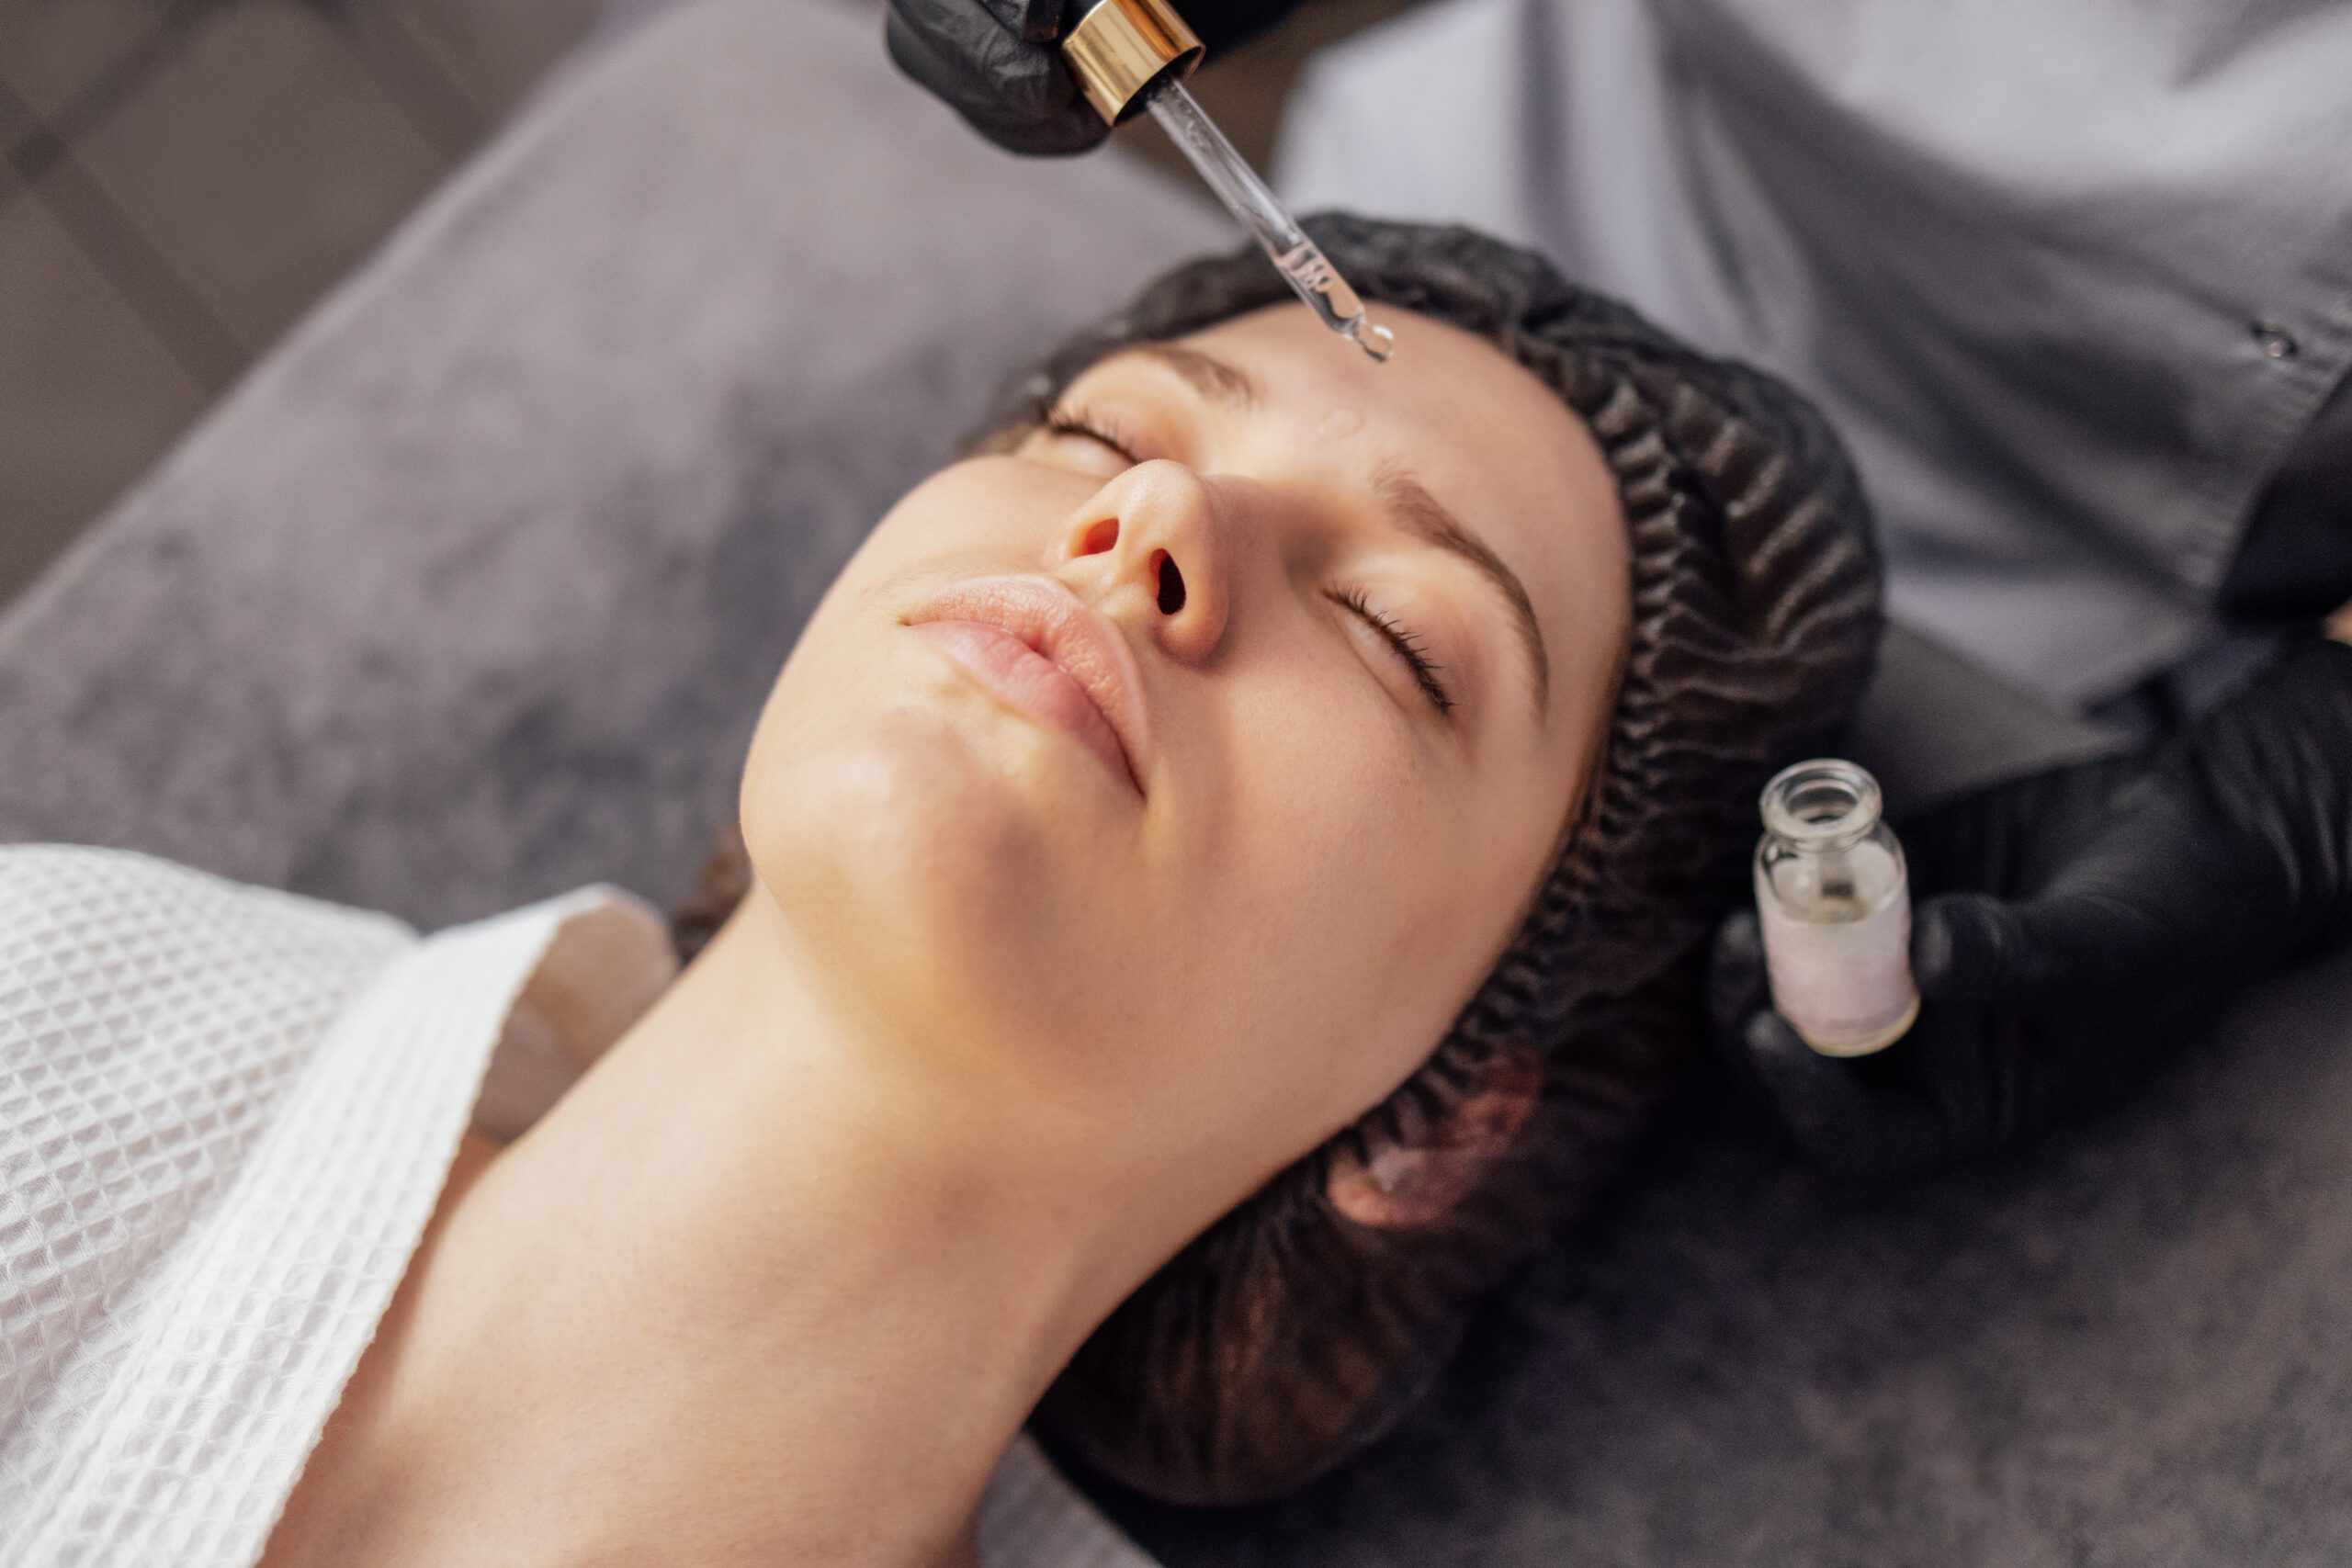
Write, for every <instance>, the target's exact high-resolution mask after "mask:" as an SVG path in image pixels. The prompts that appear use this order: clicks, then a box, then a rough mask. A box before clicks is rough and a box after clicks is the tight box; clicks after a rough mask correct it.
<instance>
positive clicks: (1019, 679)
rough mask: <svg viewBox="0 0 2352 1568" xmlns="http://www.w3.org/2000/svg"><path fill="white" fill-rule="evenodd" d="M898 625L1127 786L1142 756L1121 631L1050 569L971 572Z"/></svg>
mask: <svg viewBox="0 0 2352 1568" xmlns="http://www.w3.org/2000/svg"><path fill="white" fill-rule="evenodd" d="M904 624H905V626H906V627H907V629H908V630H910V631H911V632H913V633H914V634H915V635H916V636H917V637H922V638H923V639H924V640H925V641H927V642H929V643H931V644H932V645H933V647H935V648H937V649H940V651H942V652H943V653H945V654H946V655H947V656H948V657H949V658H950V659H953V660H956V663H958V664H960V665H962V666H963V667H964V669H965V670H966V671H968V672H969V673H970V674H971V675H972V676H973V677H974V678H975V679H976V680H978V682H980V684H981V685H983V686H985V687H987V688H988V689H989V691H990V692H992V693H994V694H996V695H997V696H998V697H1000V698H1001V699H1003V701H1004V702H1005V703H1007V704H1008V705H1011V706H1012V707H1013V708H1015V709H1017V710H1019V711H1020V712H1022V713H1024V714H1026V715H1028V716H1030V717H1032V718H1035V719H1036V720H1038V721H1040V722H1041V723H1044V724H1046V725H1050V726H1051V727H1053V728H1056V729H1058V730H1060V731H1062V732H1063V733H1064V734H1066V735H1068V736H1069V737H1070V739H1074V740H1076V741H1077V742H1078V743H1079V744H1080V745H1081V746H1084V747H1085V748H1086V749H1087V750H1090V751H1091V752H1093V753H1094V754H1095V755H1096V756H1097V757H1099V758H1101V759H1102V761H1103V765H1104V766H1106V767H1108V768H1109V769H1110V770H1111V772H1112V773H1114V775H1115V776H1117V777H1118V778H1119V779H1120V780H1121V781H1122V782H1123V783H1125V784H1128V785H1130V786H1131V787H1133V788H1134V789H1135V790H1136V793H1137V794H1141V793H1142V791H1143V778H1144V770H1145V767H1146V765H1147V764H1148V761H1149V760H1150V759H1149V756H1148V728H1147V726H1146V724H1145V720H1144V709H1143V702H1142V695H1141V694H1142V691H1143V682H1142V678H1141V675H1140V672H1139V671H1137V670H1136V661H1135V655H1134V653H1133V652H1131V651H1130V650H1129V649H1128V648H1127V643H1126V639H1125V637H1121V636H1120V635H1119V633H1118V630H1117V628H1115V627H1114V626H1112V625H1111V623H1110V622H1109V621H1107V620H1105V619H1104V618H1103V616H1101V615H1097V614H1095V613H1094V612H1093V611H1092V610H1090V609H1088V608H1087V607H1086V606H1085V605H1084V604H1080V602H1079V598H1078V595H1076V594H1075V593H1072V592H1070V591H1069V589H1068V588H1066V587H1064V586H1063V585H1062V584H1061V583H1059V582H1057V581H1055V580H1054V579H1052V578H1050V577H981V578H974V579H972V580H970V581H966V582H959V583H957V584H956V585H955V586H954V587H952V588H949V589H946V590H944V591H943V592H939V593H936V594H933V596H932V597H931V598H930V599H928V600H926V601H925V602H924V603H923V604H922V607H921V608H919V609H917V610H916V611H915V612H914V613H913V614H911V615H908V616H907V618H906V620H905V623H904Z"/></svg>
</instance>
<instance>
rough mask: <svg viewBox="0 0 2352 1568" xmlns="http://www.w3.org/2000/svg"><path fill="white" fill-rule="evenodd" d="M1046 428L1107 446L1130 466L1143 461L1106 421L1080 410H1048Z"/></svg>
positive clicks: (1054, 432)
mask: <svg viewBox="0 0 2352 1568" xmlns="http://www.w3.org/2000/svg"><path fill="white" fill-rule="evenodd" d="M1046 431H1047V433H1048V434H1054V435H1075V436H1077V437H1079V438H1080V440H1084V441H1091V442H1093V443H1094V444H1095V445H1097V446H1107V447H1109V448H1110V449H1111V450H1112V451H1114V452H1115V453H1117V454H1118V455H1119V456H1120V457H1122V458H1124V459H1125V461H1126V462H1127V463H1128V464H1129V465H1131V466H1132V465H1134V464H1137V463H1140V462H1142V461H1143V459H1142V458H1141V457H1136V454H1135V449H1134V448H1133V447H1131V446H1128V445H1127V443H1126V442H1125V440H1123V439H1122V438H1121V437H1120V436H1119V434H1117V432H1116V431H1114V430H1112V429H1110V428H1108V422H1107V421H1102V422H1098V421H1097V420H1096V419H1095V418H1094V416H1092V415H1091V414H1089V413H1087V412H1084V411H1082V410H1069V409H1054V410H1051V411H1049V412H1047V413H1046Z"/></svg>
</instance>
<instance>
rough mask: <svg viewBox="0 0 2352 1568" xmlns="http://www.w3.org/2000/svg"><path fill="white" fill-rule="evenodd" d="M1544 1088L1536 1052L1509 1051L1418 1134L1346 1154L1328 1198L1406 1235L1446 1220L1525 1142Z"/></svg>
mask: <svg viewBox="0 0 2352 1568" xmlns="http://www.w3.org/2000/svg"><path fill="white" fill-rule="evenodd" d="M1543 1088H1544V1069H1543V1067H1542V1066H1539V1065H1538V1063H1537V1061H1536V1057H1535V1054H1534V1053H1533V1052H1532V1051H1528V1050H1523V1049H1522V1050H1514V1051H1508V1052H1505V1053H1504V1054H1502V1055H1499V1056H1498V1057H1496V1058H1495V1060H1494V1061H1493V1062H1491V1063H1489V1064H1488V1065H1487V1070H1486V1072H1485V1074H1484V1075H1483V1076H1482V1077H1481V1078H1480V1080H1479V1083H1478V1085H1477V1087H1476V1088H1475V1089H1472V1090H1471V1091H1470V1092H1469V1093H1468V1094H1466V1095H1464V1097H1463V1098H1462V1099H1461V1100H1460V1101H1458V1102H1457V1103H1456V1104H1455V1105H1454V1107H1453V1110H1451V1111H1447V1112H1446V1113H1445V1114H1444V1115H1442V1116H1441V1117H1439V1118H1438V1119H1437V1120H1435V1121H1434V1122H1430V1123H1429V1124H1428V1125H1426V1126H1424V1127H1423V1128H1421V1129H1420V1131H1419V1134H1418V1135H1415V1136H1411V1137H1409V1138H1408V1141H1406V1142H1401V1143H1392V1144H1385V1145H1381V1146H1379V1147H1376V1148H1374V1149H1372V1150H1370V1151H1369V1153H1368V1156H1367V1157H1363V1158H1359V1157H1358V1156H1357V1155H1356V1154H1355V1152H1354V1151H1353V1150H1352V1149H1342V1150H1341V1151H1340V1154H1339V1155H1338V1156H1336V1157H1335V1158H1334V1159H1333V1160H1332V1161H1331V1169H1330V1174H1329V1176H1327V1177H1326V1178H1325V1179H1324V1183H1323V1190H1324V1194H1325V1195H1326V1196H1327V1197H1329V1199H1330V1200H1331V1206H1332V1207H1333V1208H1335V1209H1337V1210H1339V1211H1340V1213H1342V1214H1344V1215H1346V1216H1347V1217H1348V1218H1349V1219H1351V1220H1353V1221H1354V1222H1355V1223H1356V1224H1360V1225H1374V1226H1378V1227H1381V1228H1384V1229H1403V1228H1405V1227H1407V1226H1409V1225H1425V1224H1430V1222H1431V1221H1433V1220H1438V1219H1442V1218H1443V1217H1444V1216H1445V1213H1446V1212H1447V1211H1448V1210H1450V1209H1452V1208H1453V1205H1454V1204H1456V1203H1458V1202H1460V1201H1462V1200H1463V1199H1464V1197H1466V1196H1467V1195H1468V1194H1469V1192H1470V1190H1472V1189H1473V1188H1475V1187H1476V1186H1477V1184H1478V1179H1479V1178H1480V1177H1481V1176H1483V1175H1484V1174H1485V1173H1486V1169H1487V1165H1488V1164H1489V1163H1490V1162H1491V1161H1493V1160H1494V1159H1495V1158H1496V1157H1497V1156H1500V1155H1501V1154H1502V1152H1503V1151H1504V1150H1505V1149H1507V1148H1509V1147H1510V1144H1511V1140H1512V1139H1514V1138H1516V1137H1518V1136H1519V1130H1520V1128H1521V1127H1522V1126H1524V1125H1525V1124H1526V1122H1527V1117H1528V1113H1529V1112H1530V1111H1533V1110H1534V1109H1535V1100H1536V1096H1537V1095H1539V1094H1540V1093H1542V1091H1543Z"/></svg>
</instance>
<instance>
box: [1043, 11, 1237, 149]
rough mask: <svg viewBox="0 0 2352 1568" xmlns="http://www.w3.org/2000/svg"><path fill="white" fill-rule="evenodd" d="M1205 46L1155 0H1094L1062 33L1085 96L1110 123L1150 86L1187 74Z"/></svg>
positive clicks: (1137, 105) (1143, 99)
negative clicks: (1095, 2) (1065, 31)
mask: <svg viewBox="0 0 2352 1568" xmlns="http://www.w3.org/2000/svg"><path fill="white" fill-rule="evenodd" d="M1207 52H1208V51H1206V50H1204V48H1202V47H1201V40H1200V39H1197V38H1195V37H1194V36H1193V29H1192V28H1188V27H1186V26H1185V25H1184V18H1183V17H1180V16H1178V15H1177V14H1176V13H1175V12H1174V11H1171V10H1170V9H1169V8H1168V6H1165V5H1163V4H1162V3H1161V0H1099V3H1098V4H1097V5H1095V6H1093V7H1092V8H1091V10H1089V11H1088V12H1087V13H1086V15H1084V16H1083V17H1080V18H1079V19H1078V25H1077V26H1076V27H1074V28H1070V30H1069V36H1068V37H1067V38H1065V39H1062V58H1063V59H1064V60H1066V61H1068V62H1069V68H1070V70H1071V72H1072V73H1074V74H1075V75H1076V76H1077V77H1078V85H1079V86H1080V87H1081V88H1083V89H1084V90H1085V93H1086V99H1087V102H1089V103H1091V104H1092V105H1093V106H1094V107H1095V108H1096V109H1098V110H1100V111H1101V113H1102V116H1103V118H1104V119H1105V120H1108V121H1109V122H1110V123H1111V124H1113V125H1117V124H1119V123H1120V122H1121V121H1123V120H1126V119H1130V118H1134V117H1135V116H1136V115H1137V114H1139V113H1141V112H1142V110H1143V107H1144V105H1145V104H1146V103H1147V102H1148V101H1149V99H1150V96H1151V94H1150V92H1149V89H1150V88H1152V87H1155V86H1157V85H1159V83H1161V82H1162V81H1167V80H1171V79H1174V78H1177V77H1182V76H1186V75H1189V74H1191V73H1192V70H1193V66H1195V65H1198V64H1199V63H1200V62H1201V56H1202V55H1204V54H1205V53H1207Z"/></svg>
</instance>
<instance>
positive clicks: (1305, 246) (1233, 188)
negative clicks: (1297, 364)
mask: <svg viewBox="0 0 2352 1568" xmlns="http://www.w3.org/2000/svg"><path fill="white" fill-rule="evenodd" d="M1150 105H1151V118H1154V119H1156V120H1158V121H1159V129H1160V130H1164V131H1166V132H1167V133H1168V139H1169V140H1170V141H1173V142H1175V143H1176V145H1177V146H1178V147H1180V148H1182V150H1183V152H1184V156H1185V157H1187V158H1189V159H1191V160H1192V161H1193V168H1195V169H1198V170H1199V171H1200V174H1201V178H1203V179H1204V180H1206V181H1207V182H1208V186H1209V188H1210V189H1211V190H1213V191H1215V192H1216V194H1217V196H1218V197H1219V198H1221V199H1222V200H1223V201H1224V203H1225V205H1226V206H1227V207H1228V208H1230V209H1232V210H1233V215H1234V216H1235V217H1236V218H1238V219H1240V220H1241V221H1242V222H1243V223H1244V224H1245V225H1247V226H1248V228H1249V230H1250V233H1251V234H1253V235H1254V236H1256V238H1257V241H1258V243H1260V244H1261V245H1263V246H1264V247H1265V249H1266V254H1267V255H1268V256H1270V257H1272V260H1273V264H1274V265H1275V266H1276V267H1278V268H1279V269H1281V272H1282V275H1283V276H1284V277H1286V278H1288V279H1289V280H1290V286H1291V288H1293V289H1295V290H1296V291H1297V294H1298V297H1299V298H1300V299H1304V300H1306V304H1307V308H1308V309H1310V310H1313V311H1314V312H1315V313H1316V315H1317V316H1318V317H1320V318H1321V319H1322V321H1323V324H1324V325H1325V326H1327V327H1329V328H1330V329H1331V330H1332V331H1333V332H1335V333H1339V334H1340V336H1341V337H1344V338H1346V339H1348V340H1349V341H1350V342H1351V343H1353V344H1355V345H1356V346H1357V347H1358V348H1361V349H1363V351H1364V352H1365V353H1366V354H1369V355H1372V356H1373V358H1374V359H1378V360H1384V361H1385V360H1386V359H1387V357H1388V356H1389V355H1392V354H1394V353H1396V352H1397V334H1396V333H1392V332H1390V331H1389V330H1388V329H1387V328H1386V327H1384V326H1380V325H1378V324H1377V323H1375V322H1373V321H1367V320H1366V319H1365V318H1364V313H1363V300H1361V299H1357V298H1356V291H1355V290H1354V289H1352V288H1349V287H1348V280H1347V279H1346V278H1344V277H1341V276H1340V273H1339V269H1338V268H1337V267H1334V266H1333V265H1331V264H1330V262H1329V260H1328V259H1326V257H1325V256H1324V254H1323V252H1322V249H1321V248H1320V247H1319V246H1317V244H1316V243H1315V242H1314V241H1312V240H1310V239H1308V238H1307V237H1306V231H1305V230H1303V229H1301V228H1300V227H1299V226H1298V221H1297V220H1295V219H1294V218H1293V217H1291V215H1290V213H1289V211H1288V210H1287V209H1284V208H1283V204H1282V203H1281V202H1280V201H1279V200H1277V199H1276V198H1275V197H1274V193H1273V192H1272V191H1271V190H1268V189H1267V188H1266V182H1265V181H1263V180H1261V179H1260V178H1259V177H1258V174H1257V171H1256V170H1254V169H1252V168H1250V165H1249V164H1247V163H1245V162H1243V161H1242V157H1241V154H1240V153H1238V152H1235V151H1234V150H1233V143H1232V142H1230V141H1227V140H1226V139H1225V133H1224V132H1223V131H1221V130H1217V128H1216V122H1215V121H1213V120H1211V119H1210V118H1209V117H1208V116H1207V115H1205V114H1204V113H1202V112H1201V106H1200V105H1199V104H1198V103H1196V102H1194V101H1193V95H1192V94H1190V93H1188V92H1186V91H1185V90H1184V84H1183V83H1182V82H1178V81H1168V82H1163V83H1161V84H1160V85H1159V87H1157V88H1156V89H1154V90H1153V92H1152V96H1151V99H1150Z"/></svg>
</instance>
